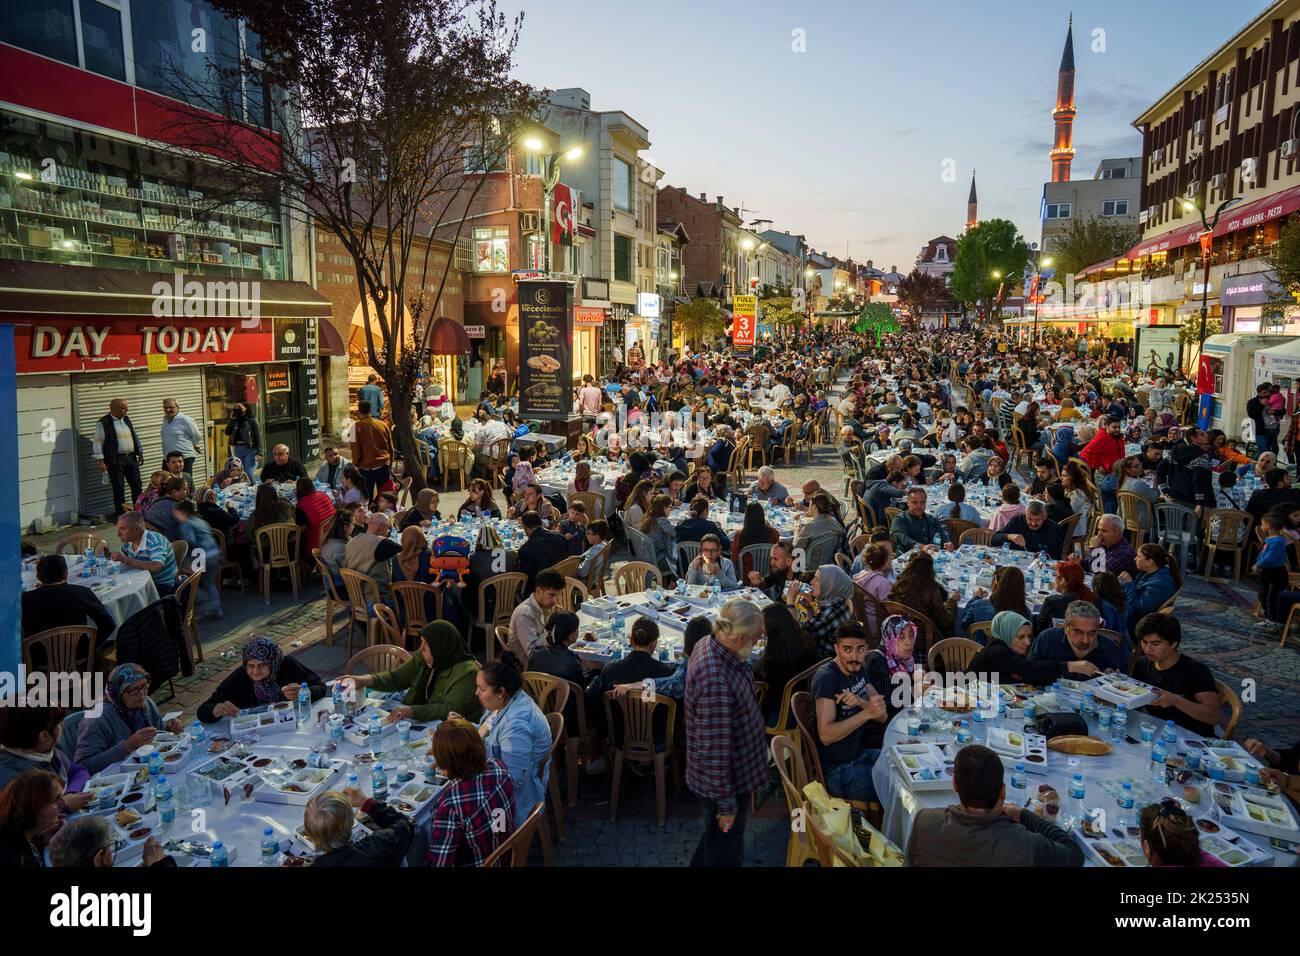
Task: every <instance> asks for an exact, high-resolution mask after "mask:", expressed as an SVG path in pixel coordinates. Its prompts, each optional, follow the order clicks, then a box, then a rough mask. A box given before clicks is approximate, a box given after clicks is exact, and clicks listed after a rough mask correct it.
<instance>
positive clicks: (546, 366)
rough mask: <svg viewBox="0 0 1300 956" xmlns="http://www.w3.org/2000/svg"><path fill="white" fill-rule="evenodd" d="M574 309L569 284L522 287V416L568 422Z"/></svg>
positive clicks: (528, 284) (570, 397)
mask: <svg viewBox="0 0 1300 956" xmlns="http://www.w3.org/2000/svg"><path fill="white" fill-rule="evenodd" d="M572 370H573V310H572V308H571V307H570V303H569V284H568V283H567V282H520V283H519V417H520V418H523V419H528V418H540V419H543V420H551V421H565V420H567V419H568V417H569V414H570V410H571V408H572V405H573V398H572V395H571V393H572V391H573V371H572Z"/></svg>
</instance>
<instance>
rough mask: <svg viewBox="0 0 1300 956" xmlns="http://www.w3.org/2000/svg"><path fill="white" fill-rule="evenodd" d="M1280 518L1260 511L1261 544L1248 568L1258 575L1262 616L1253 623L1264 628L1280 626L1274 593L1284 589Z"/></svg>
mask: <svg viewBox="0 0 1300 956" xmlns="http://www.w3.org/2000/svg"><path fill="white" fill-rule="evenodd" d="M1283 520H1284V519H1283V518H1282V517H1281V516H1280V515H1277V514H1275V513H1273V512H1271V511H1270V512H1269V513H1268V514H1266V515H1264V517H1263V518H1261V519H1260V521H1259V526H1260V527H1261V528H1263V529H1264V547H1263V549H1262V550H1261V551H1260V552H1259V557H1258V558H1256V559H1255V566H1254V567H1253V568H1251V570H1252V571H1254V572H1255V573H1256V574H1258V575H1259V606H1260V610H1261V611H1262V612H1263V615H1264V617H1263V620H1261V621H1260V622H1259V623H1258V624H1256V625H1255V627H1257V628H1259V629H1260V630H1264V631H1273V630H1277V629H1278V627H1279V626H1280V619H1279V617H1278V609H1277V596H1278V595H1279V594H1281V593H1282V592H1283V591H1285V590H1286V589H1287V584H1288V575H1287V563H1286V552H1287V540H1288V539H1287V537H1286V535H1284V534H1283V533H1282V525H1283Z"/></svg>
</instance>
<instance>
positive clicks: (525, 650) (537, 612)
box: [490, 568, 564, 661]
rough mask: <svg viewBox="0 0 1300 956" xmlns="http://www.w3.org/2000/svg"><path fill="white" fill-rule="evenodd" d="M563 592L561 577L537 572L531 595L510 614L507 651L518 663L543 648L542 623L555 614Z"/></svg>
mask: <svg viewBox="0 0 1300 956" xmlns="http://www.w3.org/2000/svg"><path fill="white" fill-rule="evenodd" d="M563 591H564V575H562V574H560V572H559V571H554V570H552V569H550V568H547V569H546V570H545V571H541V572H539V573H538V575H537V586H536V587H535V588H533V593H532V594H530V595H529V596H528V598H527V600H525V601H524V602H523V603H522V604H520V605H519V606H518V607H516V608H515V610H514V613H512V614H511V615H510V640H509V642H508V643H509V650H510V651H511V652H512V653H513V654H514V655H515V657H517V658H518V659H519V660H520V661H526V660H528V659H529V658H530V657H531V656H532V654H533V651H535V650H537V649H538V648H540V647H545V646H546V622H547V621H548V620H550V617H551V615H552V614H554V613H555V606H556V604H558V603H559V600H560V594H561V592H563ZM490 639H492V640H495V638H494V637H493V638H490Z"/></svg>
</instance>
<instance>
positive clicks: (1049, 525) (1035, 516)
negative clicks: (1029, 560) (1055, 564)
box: [993, 499, 1065, 560]
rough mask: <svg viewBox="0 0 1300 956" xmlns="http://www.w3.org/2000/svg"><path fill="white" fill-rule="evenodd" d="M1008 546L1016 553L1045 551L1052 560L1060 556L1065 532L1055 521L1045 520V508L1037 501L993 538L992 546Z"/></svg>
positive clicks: (1031, 503)
mask: <svg viewBox="0 0 1300 956" xmlns="http://www.w3.org/2000/svg"><path fill="white" fill-rule="evenodd" d="M1004 542H1005V543H1007V544H1010V545H1011V547H1012V548H1014V549H1015V550H1017V551H1028V552H1029V553H1030V554H1037V553H1039V552H1041V551H1046V552H1047V554H1048V556H1049V557H1051V558H1052V559H1053V560H1055V559H1057V558H1059V557H1060V556H1061V546H1062V545H1063V544H1064V543H1065V532H1064V531H1063V530H1062V528H1061V526H1060V525H1059V524H1057V523H1056V522H1055V521H1049V520H1048V519H1047V506H1046V505H1044V504H1043V503H1042V502H1041V501H1038V500H1037V499H1033V500H1030V501H1029V503H1028V504H1026V505H1025V513H1024V514H1022V515H1016V516H1015V517H1014V518H1012V519H1011V520H1010V521H1008V522H1007V523H1006V524H1005V525H1003V526H1002V530H1001V531H999V532H998V533H997V534H995V535H994V536H993V546H994V547H995V548H997V547H1001V546H1002V544H1003V543H1004Z"/></svg>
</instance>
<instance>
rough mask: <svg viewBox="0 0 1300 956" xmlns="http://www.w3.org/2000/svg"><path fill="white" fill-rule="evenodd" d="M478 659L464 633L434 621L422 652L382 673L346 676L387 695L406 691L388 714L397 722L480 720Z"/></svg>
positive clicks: (422, 643) (425, 633)
mask: <svg viewBox="0 0 1300 956" xmlns="http://www.w3.org/2000/svg"><path fill="white" fill-rule="evenodd" d="M476 673H478V662H477V661H475V660H474V658H473V656H472V655H471V654H470V652H469V651H468V650H466V649H465V642H464V640H462V639H461V636H460V631H458V630H456V626H455V625H454V624H452V623H451V622H449V621H430V622H429V623H428V624H426V625H425V627H424V630H423V631H421V632H420V651H419V653H418V654H414V655H412V656H411V659H410V660H408V661H407V662H406V663H405V664H402V665H401V666H399V667H397V668H395V669H394V670H391V671H382V672H381V673H378V674H357V675H355V676H349V677H346V678H344V679H345V680H348V681H352V682H353V684H355V685H356V686H357V687H358V688H363V687H369V688H371V689H373V690H376V691H379V692H381V693H388V692H390V691H395V690H404V691H406V693H405V694H403V695H402V703H401V705H400V706H397V707H394V708H393V709H392V710H391V711H389V714H388V720H389V723H392V722H393V721H395V720H416V721H422V722H423V721H430V720H446V718H447V715H448V714H450V713H453V712H454V713H458V714H462V715H464V716H465V717H468V718H469V719H470V720H478V718H479V717H480V716H481V715H482V713H483V707H482V705H481V704H479V702H478V698H477V697H476V696H475V695H474V675H475V674H476Z"/></svg>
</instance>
